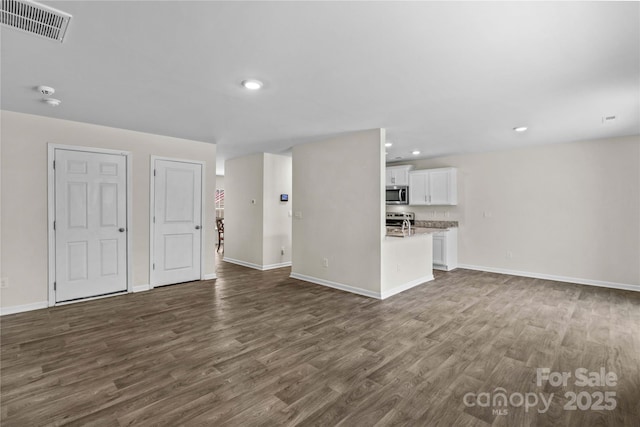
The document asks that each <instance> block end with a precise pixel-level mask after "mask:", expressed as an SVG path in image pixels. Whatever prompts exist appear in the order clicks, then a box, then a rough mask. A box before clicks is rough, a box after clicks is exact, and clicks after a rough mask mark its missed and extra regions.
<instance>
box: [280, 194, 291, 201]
mask: <svg viewBox="0 0 640 427" xmlns="http://www.w3.org/2000/svg"><path fill="white" fill-rule="evenodd" d="M280 201H281V202H288V201H289V195H288V194H281V195H280Z"/></svg>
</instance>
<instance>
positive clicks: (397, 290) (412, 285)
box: [380, 274, 433, 299]
mask: <svg viewBox="0 0 640 427" xmlns="http://www.w3.org/2000/svg"><path fill="white" fill-rule="evenodd" d="M432 280H433V274H431V275H429V276H424V277H420V278H419V279H415V280H412V281H410V282H407V283H405V284H403V285H400V286H396V287H395V288H392V289H390V290H388V291H383V292H381V293H380V295H381V299H386V298H389V297H392V296H394V295H396V294H399V293H400V292H404V291H406V290H409V289H411V288H415V287H416V286H418V285H422V284H423V283H427V282H430V281H432Z"/></svg>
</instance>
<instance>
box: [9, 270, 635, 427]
mask: <svg viewBox="0 0 640 427" xmlns="http://www.w3.org/2000/svg"><path fill="white" fill-rule="evenodd" d="M288 275H289V269H287V268H284V269H278V270H272V271H268V272H260V271H256V270H251V269H248V268H244V267H240V266H236V265H232V264H228V263H223V262H219V261H218V276H219V279H218V280H217V281H207V282H194V283H188V284H181V285H175V286H169V287H164V288H158V289H155V290H153V291H150V292H142V293H138V294H129V295H124V296H118V297H112V298H106V299H102V300H96V301H89V302H83V303H78V304H72V305H67V306H61V307H56V308H52V309H46V310H38V311H33V312H27V313H20V314H15V315H10V316H4V317H2V319H1V328H2V333H1V339H2V341H1V356H2V359H1V360H2V365H1V396H0V397H1V411H2V412H1V421H2V422H1V424H2V426H3V427H9V426H38V425H78V426H80V425H105V426H111V425H113V426H118V425H120V426H127V425H166V426H176V425H207V426H209V425H210V426H214V425H215V426H220V425H233V426H250V425H298V424H299V425H318V426H332V425H336V424H340V425H344V426H374V425H375V426H378V425H380V426H382V425H410V426H417V425H428V426H437V425H441V426H486V425H494V426H552V425H558V426H580V427H582V426H590V425H594V426H595V425H598V426H601V425H602V426H604V425H608V426H636V427H637V426H638V425H640V362H639V359H640V293H634V292H629V291H618V290H611V289H603V288H595V287H589V286H580V285H573V284H567V283H557V282H550V281H545V280H538V279H528V278H521V277H514V276H507V275H498V274H490V273H481V272H474V271H468V270H457V271H454V272H449V273H438V274H437V276H436V280H435V281H433V282H430V283H428V284H424V285H422V286H419V287H416V288H414V289H411V290H409V291H406V292H404V293H402V294H399V295H396V296H394V297H391V298H389V299H387V300H385V301H377V300H373V299H369V298H365V297H361V296H358V295H353V294H349V293H346V292H341V291H337V290H332V289H328V288H325V287H322V286H318V285H313V284H309V283H305V282H301V281H298V280H294V279H291V278H289V277H288ZM538 367H549V368H551V370H552V371H570V372H573V371H574V370H575V369H577V368H579V367H584V368H587V369H589V370H590V371H599V370H600V368H601V367H604V368H605V369H606V370H607V371H613V372H615V373H616V374H617V376H618V383H617V385H616V386H615V387H594V388H581V387H577V386H575V385H574V384H573V379H571V380H570V382H569V384H568V386H567V387H551V386H550V385H548V384H543V386H542V387H538V386H537V385H536V368H538ZM498 387H502V388H504V389H505V391H506V392H507V393H508V394H511V393H514V392H518V393H531V392H535V393H544V396H546V397H547V398H548V397H550V394H551V393H554V398H553V400H552V404H551V407H550V408H549V410H548V411H547V412H546V413H538V411H537V410H536V408H530V409H529V410H528V411H525V409H524V408H523V407H518V408H516V407H509V408H508V414H506V415H498V414H495V413H493V412H492V408H491V407H479V406H475V407H467V406H465V404H464V403H463V397H464V396H465V394H466V393H481V392H487V393H493V392H494V390H496V388H498ZM570 391H574V392H576V393H578V392H581V391H588V392H589V393H592V392H594V391H602V392H603V391H615V392H616V404H617V407H616V409H614V410H612V411H607V410H576V411H567V410H564V409H563V407H564V405H565V404H566V403H567V399H566V398H565V397H564V393H565V392H570ZM516 402H517V401H516ZM537 408H542V406H541V405H540V406H538V407H537Z"/></svg>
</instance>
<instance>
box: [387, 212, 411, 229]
mask: <svg viewBox="0 0 640 427" xmlns="http://www.w3.org/2000/svg"><path fill="white" fill-rule="evenodd" d="M386 218H387V221H386V223H387V227H394V226H402V223H403V222H404V221H405V220H407V221H409V224H411V226H412V227H413V226H414V224H415V222H416V221H415V219H416V214H414V213H413V212H387V217H386Z"/></svg>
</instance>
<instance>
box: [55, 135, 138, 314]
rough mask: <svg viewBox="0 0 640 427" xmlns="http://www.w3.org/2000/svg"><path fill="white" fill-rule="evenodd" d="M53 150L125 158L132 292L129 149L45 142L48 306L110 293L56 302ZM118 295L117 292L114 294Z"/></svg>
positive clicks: (131, 284)
mask: <svg viewBox="0 0 640 427" xmlns="http://www.w3.org/2000/svg"><path fill="white" fill-rule="evenodd" d="M55 150H71V151H83V152H87V153H97V154H115V155H122V156H124V157H125V159H126V164H127V170H126V171H125V180H126V189H127V207H126V208H127V245H126V246H127V291H126V292H133V271H132V270H133V269H132V265H133V264H132V263H131V254H132V252H131V248H132V246H131V242H132V240H133V239H132V236H133V221H132V206H133V205H132V203H131V202H132V199H131V184H132V182H131V176H132V174H131V170H132V169H131V153H130V152H129V151H122V150H108V149H105V148H95V147H82V146H78V145H63V144H53V143H48V144H47V231H48V234H49V239H48V240H49V242H48V243H49V269H48V270H49V274H48V279H47V280H48V289H49V304H48V306H49V307H53V306H55V305H63V304H72V303H75V302H81V301H87V300H91V299H97V298H104V297H108V296H111V295H104V296H99V297H93V298H92V297H89V298H83V299H81V300H77V301H68V302H60V303H56V294H55V289H54V282H55V278H56V233H55V231H54V228H53V221H55V217H56V215H55V212H56V198H55V195H56V189H55V183H56V182H55V170H54V169H53V161H54V160H55ZM114 295H118V294H114Z"/></svg>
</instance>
